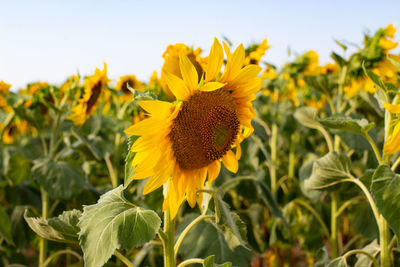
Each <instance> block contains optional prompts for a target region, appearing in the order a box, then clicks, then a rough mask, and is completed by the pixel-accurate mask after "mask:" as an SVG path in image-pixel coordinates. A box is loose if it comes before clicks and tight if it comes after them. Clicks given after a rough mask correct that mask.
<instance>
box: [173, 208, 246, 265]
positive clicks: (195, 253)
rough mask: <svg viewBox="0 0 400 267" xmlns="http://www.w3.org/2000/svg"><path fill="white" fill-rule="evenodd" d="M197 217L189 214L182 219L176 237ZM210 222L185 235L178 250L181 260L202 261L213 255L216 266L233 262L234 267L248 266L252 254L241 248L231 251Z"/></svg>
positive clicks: (222, 235)
mask: <svg viewBox="0 0 400 267" xmlns="http://www.w3.org/2000/svg"><path fill="white" fill-rule="evenodd" d="M197 216H198V215H196V214H191V215H188V216H186V217H185V218H184V220H183V221H182V222H181V223H180V224H179V225H178V229H177V234H178V236H179V233H180V232H182V231H183V229H185V228H186V226H187V225H189V223H190V222H192V221H193V220H194V218H196V217H197ZM210 221H211V220H210ZM210 221H201V222H199V223H198V224H196V225H195V226H194V227H193V229H192V230H191V231H190V232H189V233H188V234H187V236H186V237H185V239H184V240H183V243H182V246H181V247H180V249H179V255H180V256H181V257H182V259H183V260H187V259H191V258H203V259H204V258H207V257H208V256H210V255H215V262H216V263H217V264H221V263H224V262H233V263H234V264H235V266H249V264H250V262H251V258H252V255H253V252H252V251H250V250H248V249H246V248H244V247H243V246H238V247H236V248H235V249H234V251H232V250H231V249H230V248H229V246H228V244H227V241H226V239H225V236H224V234H223V233H222V232H221V231H220V230H219V229H218V228H216V224H215V223H210ZM223 266H224V265H223Z"/></svg>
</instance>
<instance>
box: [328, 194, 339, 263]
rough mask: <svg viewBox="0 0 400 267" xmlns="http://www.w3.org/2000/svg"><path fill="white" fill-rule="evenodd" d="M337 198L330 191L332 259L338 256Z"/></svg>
mask: <svg viewBox="0 0 400 267" xmlns="http://www.w3.org/2000/svg"><path fill="white" fill-rule="evenodd" d="M337 210H338V199H337V196H336V194H335V193H331V238H330V240H329V241H330V244H331V258H332V259H334V258H336V257H337V256H338V226H337V221H338V216H337Z"/></svg>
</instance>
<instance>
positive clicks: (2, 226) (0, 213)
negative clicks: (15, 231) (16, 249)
mask: <svg viewBox="0 0 400 267" xmlns="http://www.w3.org/2000/svg"><path fill="white" fill-rule="evenodd" d="M0 236H1V237H2V238H3V239H4V240H5V241H6V242H7V243H8V244H14V241H13V239H12V236H11V221H10V217H9V216H8V214H7V213H6V212H5V211H4V210H3V208H2V207H1V206H0Z"/></svg>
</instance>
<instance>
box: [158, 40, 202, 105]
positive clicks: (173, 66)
mask: <svg viewBox="0 0 400 267" xmlns="http://www.w3.org/2000/svg"><path fill="white" fill-rule="evenodd" d="M200 53H201V49H200V48H197V49H195V50H193V49H192V48H190V47H188V46H187V45H185V44H182V43H177V44H174V45H169V46H167V49H166V50H165V52H164V53H163V58H164V64H163V66H162V73H161V79H160V82H161V86H162V89H163V91H164V92H165V94H166V95H167V96H168V97H169V98H170V99H172V100H175V95H174V94H173V93H172V92H171V89H170V88H169V87H168V84H167V83H166V81H165V77H164V75H163V73H164V72H168V73H171V74H173V75H175V76H177V77H179V78H182V73H181V69H180V67H179V55H180V54H184V55H186V56H187V57H188V58H189V59H190V61H191V62H192V64H193V66H194V67H195V69H196V71H197V73H198V75H199V76H201V74H202V73H203V67H202V64H203V60H202V58H201V56H200Z"/></svg>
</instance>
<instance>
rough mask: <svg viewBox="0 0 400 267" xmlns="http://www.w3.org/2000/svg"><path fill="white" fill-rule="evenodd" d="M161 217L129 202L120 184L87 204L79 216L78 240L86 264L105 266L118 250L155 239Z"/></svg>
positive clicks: (94, 266)
mask: <svg viewBox="0 0 400 267" xmlns="http://www.w3.org/2000/svg"><path fill="white" fill-rule="evenodd" d="M160 224H161V220H160V218H159V217H158V215H157V214H156V213H155V212H154V211H151V210H144V209H142V208H140V207H137V206H135V205H133V204H132V203H130V202H128V201H127V200H126V199H125V197H124V194H123V186H119V187H117V188H115V189H113V190H111V191H109V192H107V193H105V194H104V195H102V196H101V197H100V199H99V201H98V202H97V204H94V205H90V206H85V207H84V208H83V214H82V216H81V217H80V219H79V224H78V226H79V228H80V232H79V241H80V245H81V247H82V250H83V253H84V258H85V265H86V266H93V267H96V266H102V265H103V264H104V263H105V262H106V261H107V260H108V259H109V258H110V257H111V256H112V255H113V254H114V252H115V250H116V249H132V248H135V247H138V246H141V245H144V244H145V243H147V242H148V241H150V240H152V239H153V238H154V236H155V235H156V233H157V231H158V229H159V228H160Z"/></svg>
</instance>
